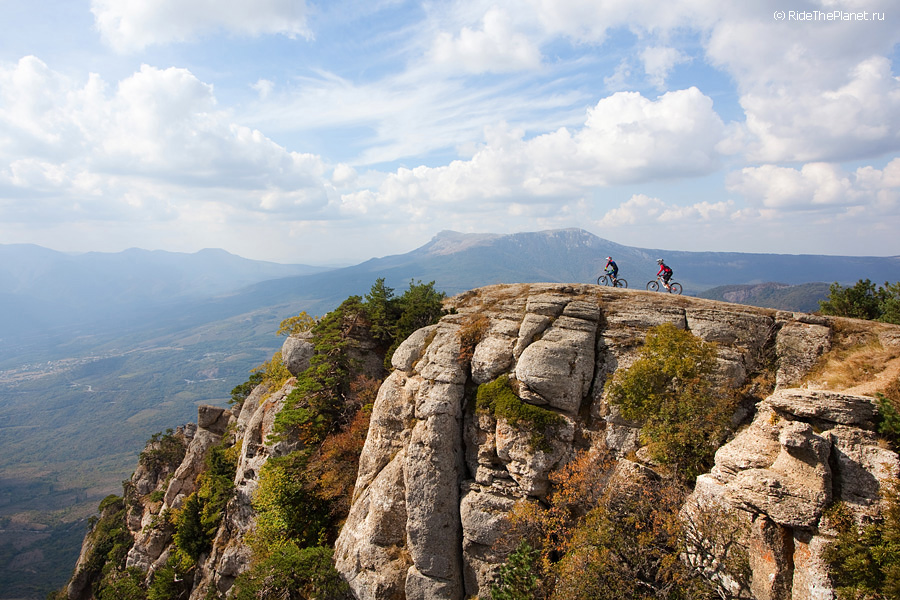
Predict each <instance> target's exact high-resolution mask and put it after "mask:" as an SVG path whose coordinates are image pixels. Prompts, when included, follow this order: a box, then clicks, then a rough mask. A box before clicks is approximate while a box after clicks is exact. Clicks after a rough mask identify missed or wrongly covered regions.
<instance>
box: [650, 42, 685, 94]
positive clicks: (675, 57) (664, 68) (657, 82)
mask: <svg viewBox="0 0 900 600" xmlns="http://www.w3.org/2000/svg"><path fill="white" fill-rule="evenodd" d="M688 60H690V57H688V56H687V55H686V54H684V53H683V52H681V51H680V50H677V49H676V48H670V47H666V46H650V47H647V48H644V50H643V51H642V52H641V62H643V63H644V72H645V73H646V74H647V77H648V78H649V80H650V83H651V84H652V85H654V86H655V87H656V88H657V89H665V87H666V78H667V77H668V76H669V72H670V71H671V70H672V69H673V68H674V67H675V65H678V64H681V63H684V62H687V61H688Z"/></svg>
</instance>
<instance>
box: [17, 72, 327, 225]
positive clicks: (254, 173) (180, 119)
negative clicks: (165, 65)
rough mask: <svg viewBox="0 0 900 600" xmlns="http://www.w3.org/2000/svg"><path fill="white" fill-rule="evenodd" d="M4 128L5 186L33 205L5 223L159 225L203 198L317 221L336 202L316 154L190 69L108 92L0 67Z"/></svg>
mask: <svg viewBox="0 0 900 600" xmlns="http://www.w3.org/2000/svg"><path fill="white" fill-rule="evenodd" d="M0 132H2V133H0V186H2V188H3V192H4V196H5V197H6V198H8V199H22V203H23V205H25V204H26V203H27V205H28V206H27V208H26V209H22V208H21V206H20V207H19V208H17V209H16V210H15V214H14V215H13V214H10V213H5V214H4V217H5V218H6V219H26V220H27V219H35V218H41V219H51V220H60V219H66V218H70V217H71V216H72V215H79V218H87V219H110V218H113V219H124V218H133V219H142V218H145V217H149V216H153V217H154V218H156V217H159V216H160V215H170V214H172V212H173V211H176V212H177V211H178V210H184V211H187V210H188V207H189V206H190V205H192V204H203V203H222V204H225V205H230V206H231V207H232V208H229V209H227V210H226V212H227V211H230V210H232V209H234V210H241V211H261V212H272V211H282V212H287V213H295V214H296V213H303V214H304V215H310V214H312V215H315V214H316V213H317V212H318V211H320V210H324V209H325V208H326V206H327V205H328V202H329V194H330V190H329V188H330V186H328V185H326V184H325V183H324V180H323V176H324V173H325V166H324V165H323V163H322V161H321V160H320V159H319V158H318V157H316V156H312V155H308V154H300V153H297V152H289V151H287V150H286V149H285V148H283V147H281V146H279V145H277V144H275V143H274V142H273V141H272V140H270V139H268V138H267V137H265V136H264V135H263V134H262V133H260V132H259V131H257V130H253V129H250V128H248V127H244V126H241V125H239V124H237V123H235V122H234V121H233V119H232V118H231V116H230V114H229V113H228V111H224V110H221V109H219V108H218V107H217V102H216V98H215V96H214V94H213V90H212V87H211V86H210V85H208V84H206V83H203V82H201V81H200V80H198V79H197V78H196V77H195V76H194V75H193V74H192V73H190V72H189V71H187V70H185V69H177V68H169V69H156V68H154V67H149V66H146V65H144V66H142V67H141V70H140V71H139V72H137V73H134V74H133V75H132V76H130V77H128V78H126V79H124V80H122V81H121V82H119V84H118V85H117V86H115V89H112V90H111V89H109V87H108V86H107V85H106V84H105V83H104V82H103V81H102V80H101V79H100V78H99V76H96V75H91V76H90V77H89V78H88V80H87V82H86V83H83V84H79V83H77V82H75V81H72V80H70V79H67V78H65V77H63V76H61V75H59V74H58V73H55V72H54V71H52V70H51V69H50V68H49V67H47V65H46V64H44V63H43V62H41V61H39V60H38V59H36V58H34V57H26V58H23V59H21V60H20V61H19V62H18V63H17V64H15V65H12V66H8V67H3V66H0ZM25 198H31V200H30V201H26V200H24V199H25ZM10 205H11V203H7V207H8V206H10ZM88 208H89V209H90V210H88ZM0 213H3V208H2V207H0Z"/></svg>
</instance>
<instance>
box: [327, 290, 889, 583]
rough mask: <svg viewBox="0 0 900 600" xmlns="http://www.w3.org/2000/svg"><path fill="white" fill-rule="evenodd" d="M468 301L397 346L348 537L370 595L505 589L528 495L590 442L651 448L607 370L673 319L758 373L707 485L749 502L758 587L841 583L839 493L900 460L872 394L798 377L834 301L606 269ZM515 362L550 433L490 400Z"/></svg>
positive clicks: (827, 333) (351, 578)
mask: <svg viewBox="0 0 900 600" xmlns="http://www.w3.org/2000/svg"><path fill="white" fill-rule="evenodd" d="M451 303H452V306H453V308H455V310H456V313H455V314H452V315H450V316H447V317H444V318H443V319H442V320H441V322H440V323H439V324H438V325H435V326H431V327H429V328H427V329H425V330H421V331H419V332H417V333H416V334H414V335H413V336H411V337H410V338H409V339H408V340H407V341H406V342H405V343H404V344H403V345H402V346H401V347H400V348H399V349H398V350H397V352H396V353H395V354H394V357H393V366H394V369H395V370H394V371H393V373H392V374H391V375H390V376H389V377H388V378H387V380H386V381H385V382H384V384H383V386H382V388H381V391H380V393H379V395H378V400H377V402H376V404H375V408H374V411H373V414H372V420H371V424H370V429H369V437H368V439H367V441H366V445H365V449H364V451H363V455H362V457H361V459H360V468H359V476H358V480H357V486H356V491H355V493H354V502H353V505H352V508H351V510H350V515H349V517H348V519H347V521H346V524H345V526H344V528H343V530H342V532H341V535H340V537H339V539H338V540H337V544H336V548H335V550H336V553H335V555H336V561H337V568H338V570H339V571H340V572H341V573H342V574H343V575H344V576H345V578H346V579H347V581H348V582H349V583H350V585H351V587H352V589H353V591H354V593H355V594H356V596H357V597H358V598H360V599H365V600H375V599H382V598H391V599H393V598H397V599H399V598H409V599H412V598H430V599H436V598H446V599H462V598H468V597H473V596H476V595H477V596H479V597H483V598H484V597H489V593H490V585H491V583H492V582H493V581H495V578H496V576H497V570H498V567H499V565H500V564H502V562H503V560H504V559H505V556H503V555H502V554H501V553H499V552H498V551H497V549H496V547H495V542H496V541H497V539H498V537H499V536H500V535H501V533H502V532H503V530H504V526H505V519H506V515H507V514H508V513H509V511H510V510H511V508H512V506H513V504H514V503H515V502H516V501H517V500H520V499H523V498H531V499H537V500H542V499H544V498H545V497H546V494H547V493H548V490H549V474H550V472H551V471H552V470H553V469H555V468H558V467H560V466H561V465H563V464H565V463H566V462H567V461H568V460H569V459H571V458H572V457H573V456H574V454H575V452H577V451H578V450H580V449H598V450H600V449H603V450H607V451H611V452H612V453H614V454H615V455H618V456H625V455H626V454H627V453H629V452H631V451H632V450H634V449H635V448H636V446H637V434H636V433H637V430H636V428H635V424H633V423H628V422H625V421H624V420H622V419H621V418H620V417H619V416H618V414H617V412H616V411H615V410H614V409H613V407H610V406H609V404H608V403H607V401H606V398H605V395H604V384H605V382H606V380H607V379H608V378H609V377H610V376H611V375H612V373H614V372H615V370H616V369H619V368H623V367H626V366H628V365H630V364H631V363H632V362H633V361H634V360H635V358H636V356H637V353H638V351H639V349H640V347H641V344H642V342H643V339H644V337H645V335H646V332H647V330H648V329H649V328H650V327H653V326H656V325H660V324H662V323H672V324H674V325H675V326H676V327H679V328H682V329H687V330H690V331H691V332H693V333H694V334H695V335H697V336H699V337H700V338H702V339H704V340H706V341H711V342H716V343H717V345H718V366H717V369H716V373H715V378H716V380H717V382H718V384H720V385H725V386H729V387H731V388H733V389H740V390H742V391H743V395H744V399H745V401H744V403H743V412H742V413H739V414H738V415H736V419H737V420H740V419H741V418H742V417H745V416H748V415H755V416H754V417H753V419H752V422H751V423H750V425H749V426H747V427H746V428H744V429H742V430H741V431H740V433H739V434H738V435H736V436H735V437H734V439H733V440H732V441H731V442H729V443H728V444H726V445H725V446H723V447H722V448H721V449H720V450H719V453H718V454H717V456H716V467H715V469H714V470H713V471H712V473H710V474H708V475H703V476H701V477H700V479H699V480H698V483H697V488H696V492H695V494H694V496H693V497H692V498H691V500H690V501H691V502H693V503H695V505H698V506H699V505H700V504H702V503H703V502H717V503H719V504H720V505H722V506H724V507H726V508H727V509H728V510H731V511H737V513H739V515H740V522H742V523H744V524H745V529H746V536H747V539H748V540H750V541H749V542H748V543H749V544H750V546H751V547H753V548H756V549H757V550H758V553H755V554H754V557H753V559H752V560H751V566H752V571H753V576H752V581H753V587H752V593H753V595H754V596H755V597H758V598H766V599H769V598H771V599H776V598H778V599H786V598H791V597H792V594H793V597H794V598H830V597H831V596H830V595H829V594H830V593H831V592H830V587H829V584H828V580H827V577H826V576H825V573H824V571H823V567H822V561H821V548H822V547H823V545H824V543H825V541H826V538H827V535H828V532H827V531H825V532H823V531H820V527H822V515H823V511H824V510H825V508H826V507H828V506H829V505H830V504H831V503H832V502H833V501H835V500H837V499H840V500H843V501H846V502H850V503H852V505H853V506H855V507H857V508H858V509H859V510H860V511H866V510H874V509H877V504H878V489H879V484H880V482H882V481H884V480H885V479H886V478H888V477H890V476H895V475H896V474H897V467H898V462H897V456H896V455H895V454H894V453H893V452H891V451H889V450H886V449H884V448H881V447H880V446H878V444H877V442H876V440H875V436H874V434H873V432H872V429H873V419H874V416H875V408H874V404H873V401H872V399H871V398H867V397H859V396H848V395H842V394H838V393H830V392H816V391H812V390H805V389H795V388H792V386H796V385H797V384H798V383H799V382H800V381H801V380H802V378H803V377H804V375H806V373H807V372H808V371H809V370H810V369H811V368H812V367H813V366H814V365H815V364H816V361H817V360H818V358H819V357H820V356H821V355H822V354H824V353H825V352H827V351H828V349H829V348H830V345H831V343H832V335H833V329H832V327H831V326H830V322H829V321H828V320H827V319H825V318H822V317H815V316H812V315H805V314H792V313H785V312H779V311H774V310H767V309H757V308H753V307H747V306H734V305H725V304H721V303H716V302H706V301H699V300H696V299H687V298H675V297H671V296H664V295H653V294H647V293H644V292H631V291H625V292H623V291H609V290H606V289H603V288H597V287H595V286H563V285H547V284H545V285H505V286H493V287H489V288H482V289H479V290H475V291H473V292H469V293H467V294H463V295H462V296H459V297H457V298H455V299H453V300H452V301H451ZM473 340H474V341H473ZM773 371H774V372H773ZM501 376H506V377H508V378H509V380H510V381H511V382H512V384H513V385H514V386H515V389H516V392H517V395H518V396H519V397H520V398H521V399H522V400H524V401H526V402H528V403H531V404H534V405H537V406H541V407H544V408H546V409H548V410H550V411H553V413H555V414H556V415H557V416H558V417H559V419H558V421H556V423H557V424H556V425H555V426H554V428H553V431H552V433H551V434H549V435H548V436H547V443H546V444H542V445H539V446H536V445H535V444H534V443H533V440H532V439H531V437H530V433H529V431H528V430H527V428H522V427H517V426H516V425H515V424H511V423H510V422H508V421H507V420H505V419H504V418H502V417H496V416H493V415H491V414H486V413H484V412H479V411H477V410H475V408H474V402H473V393H474V390H475V388H476V387H477V386H478V385H480V384H484V383H488V382H491V381H494V380H496V379H497V378H498V377H501ZM773 376H774V377H773ZM767 378H768V380H769V381H770V382H771V380H772V379H774V383H775V384H776V385H777V388H776V391H775V393H773V394H771V395H770V396H769V395H768V394H769V392H770V391H771V389H772V387H771V383H769V384H766V382H765V380H766V379H767ZM767 385H768V386H769V387H767ZM767 396H768V397H767Z"/></svg>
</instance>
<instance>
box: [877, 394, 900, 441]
mask: <svg viewBox="0 0 900 600" xmlns="http://www.w3.org/2000/svg"><path fill="white" fill-rule="evenodd" d="M875 401H876V403H877V404H878V424H877V429H878V433H880V434H881V435H882V436H884V438H885V439H886V440H887V441H888V442H890V444H891V445H892V446H893V447H894V448H900V411H898V410H897V407H896V406H895V405H894V403H893V402H891V400H890V399H889V398H887V397H886V396H885V395H884V394H875Z"/></svg>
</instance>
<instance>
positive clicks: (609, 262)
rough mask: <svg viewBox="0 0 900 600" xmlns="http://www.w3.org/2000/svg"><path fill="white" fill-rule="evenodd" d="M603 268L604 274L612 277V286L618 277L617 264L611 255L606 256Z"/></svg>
mask: <svg viewBox="0 0 900 600" xmlns="http://www.w3.org/2000/svg"><path fill="white" fill-rule="evenodd" d="M603 268H604V269H606V274H607V275H609V276H610V277H612V282H613V287H615V285H616V280H617V279H618V278H619V265H617V264H616V261H614V260H613V259H612V256H607V257H606V266H605V267H603Z"/></svg>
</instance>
